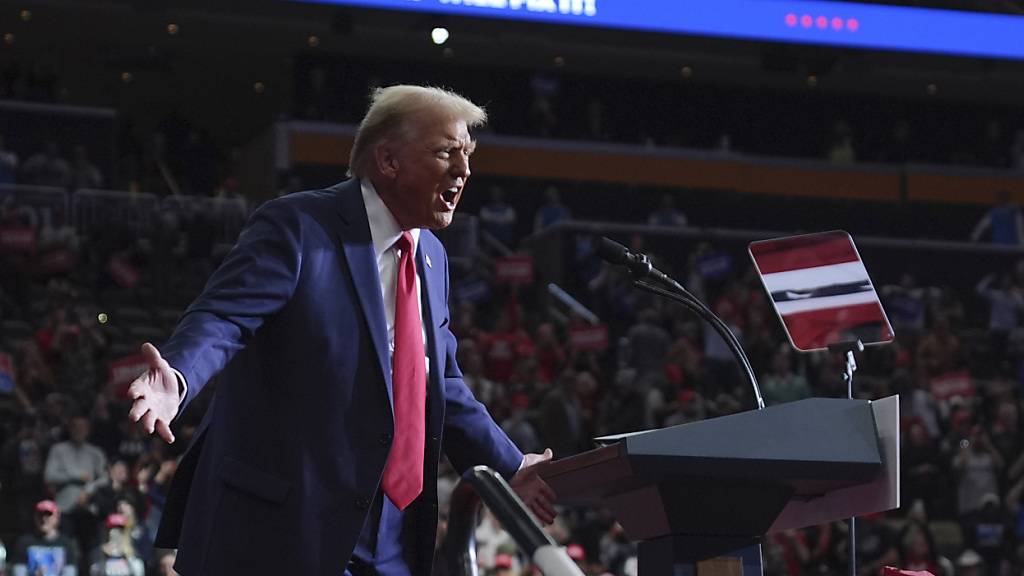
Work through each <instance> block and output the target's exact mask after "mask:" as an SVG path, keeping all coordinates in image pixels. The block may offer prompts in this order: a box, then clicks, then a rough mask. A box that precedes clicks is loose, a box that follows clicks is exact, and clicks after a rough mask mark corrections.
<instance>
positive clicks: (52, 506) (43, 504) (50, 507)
mask: <svg viewBox="0 0 1024 576" xmlns="http://www.w3.org/2000/svg"><path fill="white" fill-rule="evenodd" d="M36 512H45V513H47V514H57V513H59V512H60V510H59V509H58V508H57V503H56V502H54V501H53V500H40V501H39V502H36Z"/></svg>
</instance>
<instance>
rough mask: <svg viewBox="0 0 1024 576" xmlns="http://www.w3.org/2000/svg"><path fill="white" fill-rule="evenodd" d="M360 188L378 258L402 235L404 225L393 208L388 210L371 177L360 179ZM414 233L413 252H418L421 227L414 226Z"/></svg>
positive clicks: (375, 253) (412, 231) (374, 249)
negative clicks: (392, 211)
mask: <svg viewBox="0 0 1024 576" xmlns="http://www.w3.org/2000/svg"><path fill="white" fill-rule="evenodd" d="M359 190H360V191H361V192H362V193H363V204H365V205H366V219H367V220H368V221H369V222H370V238H371V239H372V240H373V251H374V255H375V256H376V257H377V258H380V256H381V254H383V253H385V252H387V251H388V249H390V248H391V247H392V246H394V245H395V242H397V241H398V239H399V238H400V237H401V236H402V227H401V226H399V225H398V221H397V220H395V217H394V215H393V214H391V210H388V207H387V205H386V204H384V201H383V200H381V198H380V195H379V194H377V189H376V188H374V187H373V182H370V179H369V178H362V179H360V180H359ZM409 232H410V233H411V234H412V252H413V254H415V253H416V247H417V246H418V245H419V241H420V229H419V228H413V229H412V230H410V231H409Z"/></svg>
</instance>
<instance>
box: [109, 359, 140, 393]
mask: <svg viewBox="0 0 1024 576" xmlns="http://www.w3.org/2000/svg"><path fill="white" fill-rule="evenodd" d="M107 369H108V372H109V375H110V376H109V380H108V382H107V385H108V386H110V389H111V390H113V391H114V394H116V395H117V397H119V398H127V397H128V386H129V385H130V384H131V383H132V381H133V380H135V379H136V378H138V377H139V376H140V375H142V373H143V372H145V371H146V370H149V364H147V363H146V359H145V358H144V357H143V356H142V354H134V355H132V356H126V357H124V358H121V359H119V360H114V361H113V362H111V363H110V364H109V365H108V366H107Z"/></svg>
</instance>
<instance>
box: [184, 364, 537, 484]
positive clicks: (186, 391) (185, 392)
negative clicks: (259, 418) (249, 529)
mask: <svg viewBox="0 0 1024 576" xmlns="http://www.w3.org/2000/svg"><path fill="white" fill-rule="evenodd" d="M171 371H172V372H174V375H175V376H177V377H178V406H179V407H180V406H181V404H182V402H184V401H185V396H187V395H188V382H185V377H184V376H182V374H181V372H178V371H177V370H175V369H174V367H173V366H172V367H171ZM520 466H522V465H521V464H520Z"/></svg>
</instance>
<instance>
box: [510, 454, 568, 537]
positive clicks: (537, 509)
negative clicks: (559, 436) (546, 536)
mask: <svg viewBox="0 0 1024 576" xmlns="http://www.w3.org/2000/svg"><path fill="white" fill-rule="evenodd" d="M553 455H554V454H553V453H552V452H551V449H550V448H548V449H546V450H544V453H543V454H526V455H525V456H524V457H523V467H522V468H520V469H519V471H518V472H516V474H515V476H513V477H512V481H511V482H510V483H509V484H511V485H512V489H513V490H515V491H516V494H518V495H519V498H520V499H521V500H522V501H523V502H524V503H525V504H526V505H527V506H528V507H529V508H530V510H531V511H532V512H533V513H534V515H536V516H537V519H538V520H540V521H541V522H543V523H544V524H545V525H547V524H551V523H552V522H554V521H555V516H557V515H558V514H557V513H556V512H555V499H556V496H555V491H554V490H552V489H551V486H548V483H547V482H545V481H544V479H543V478H541V477H540V475H539V474H538V473H537V464H540V463H541V462H547V461H548V460H551V457H552V456H553Z"/></svg>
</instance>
